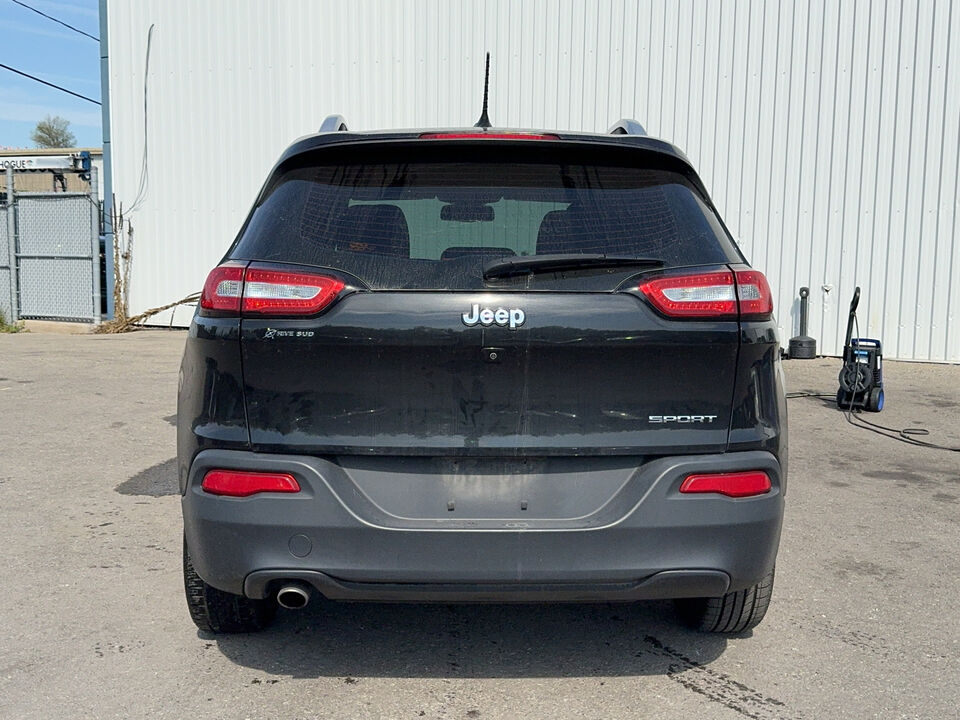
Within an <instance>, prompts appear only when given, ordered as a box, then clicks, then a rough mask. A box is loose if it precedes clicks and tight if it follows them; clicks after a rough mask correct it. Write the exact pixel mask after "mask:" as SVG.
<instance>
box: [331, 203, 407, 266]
mask: <svg viewBox="0 0 960 720" xmlns="http://www.w3.org/2000/svg"><path fill="white" fill-rule="evenodd" d="M337 225H338V230H339V232H338V235H339V237H338V238H337V249H338V250H346V251H349V252H358V253H370V254H371V255H389V256H391V257H410V229H409V227H408V226H407V219H406V217H405V216H404V214H403V210H401V209H400V208H398V207H396V206H395V205H352V206H351V207H349V208H347V209H346V211H345V212H344V213H343V214H342V215H341V217H340V219H339V222H338V223H337Z"/></svg>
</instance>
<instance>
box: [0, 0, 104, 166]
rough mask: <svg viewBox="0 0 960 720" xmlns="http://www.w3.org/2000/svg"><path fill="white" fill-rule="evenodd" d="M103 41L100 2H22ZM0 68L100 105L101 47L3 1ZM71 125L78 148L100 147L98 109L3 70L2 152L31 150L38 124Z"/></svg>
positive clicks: (0, 8) (0, 87) (0, 93)
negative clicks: (55, 120) (54, 120)
mask: <svg viewBox="0 0 960 720" xmlns="http://www.w3.org/2000/svg"><path fill="white" fill-rule="evenodd" d="M22 2H24V3H26V4H27V5H30V6H32V7H35V8H36V9H37V10H40V11H42V12H45V13H46V14H47V15H52V16H53V17H55V18H57V19H59V20H62V21H63V22H65V23H67V24H69V25H73V26H74V27H75V28H78V29H80V30H83V31H84V32H87V33H89V34H91V35H93V36H94V37H99V36H100V21H99V19H98V17H99V11H98V6H99V3H98V2H97V0H22ZM0 63H3V64H4V65H9V66H11V67H14V68H17V69H18V70H22V71H23V72H26V73H30V74H31V75H35V76H37V77H40V78H43V79H44V80H46V81H48V82H52V83H54V84H56V85H60V86H62V87H65V88H67V89H69V90H73V91H74V92H76V93H79V94H81V95H86V96H87V97H89V98H92V99H94V100H100V45H99V43H97V42H95V41H93V40H91V39H90V38H88V37H85V36H84V35H80V34H79V33H76V32H74V31H72V30H70V29H68V28H65V27H63V26H62V25H58V24H57V23H55V22H53V21H52V20H48V19H47V18H45V17H41V16H40V15H37V14H36V13H34V12H32V11H30V10H28V9H27V8H25V7H22V6H20V5H17V4H16V3H14V2H13V1H12V0H0ZM46 115H60V116H61V117H64V118H66V119H67V120H69V121H70V130H71V131H72V132H73V134H74V135H76V137H77V146H78V147H100V145H101V143H102V140H103V136H102V135H101V133H100V106H99V105H94V104H93V103H89V102H87V101H85V100H80V99H79V98H75V97H73V96H71V95H67V94H66V93H63V92H60V91H59V90H55V89H53V88H51V87H47V86H45V85H41V84H40V83H37V82H35V81H33V80H30V79H28V78H25V77H21V76H20V75H16V74H14V73H12V72H10V71H9V70H7V69H5V68H0V149H5V148H21V147H22V148H32V147H34V143H33V141H32V140H31V139H30V134H31V132H33V128H34V127H35V126H36V124H37V121H38V120H42V119H43V118H44V117H45V116H46Z"/></svg>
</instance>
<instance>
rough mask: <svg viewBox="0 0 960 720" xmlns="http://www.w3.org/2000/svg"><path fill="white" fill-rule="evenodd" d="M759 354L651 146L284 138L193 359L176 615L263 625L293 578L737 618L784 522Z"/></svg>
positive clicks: (676, 162) (767, 316) (726, 238)
mask: <svg viewBox="0 0 960 720" xmlns="http://www.w3.org/2000/svg"><path fill="white" fill-rule="evenodd" d="M779 362H780V361H779V346H778V340H777V336H776V326H775V323H774V321H773V319H772V302H771V300H770V292H769V288H768V287H767V285H766V281H765V279H763V276H762V275H761V274H760V273H758V272H756V271H754V270H752V269H750V267H749V266H748V264H747V263H746V261H745V259H744V257H743V256H742V254H741V253H740V251H739V250H738V249H737V246H736V244H735V243H734V241H733V239H732V238H731V236H730V234H729V233H728V231H727V230H726V228H725V227H724V225H723V223H722V221H721V219H720V217H719V214H718V213H717V211H716V209H715V208H714V206H713V204H712V202H711V201H710V199H709V196H708V194H707V192H706V190H705V189H704V187H703V184H702V183H701V181H700V179H699V178H698V177H697V175H696V173H695V172H694V170H693V168H692V167H691V166H690V164H689V162H688V161H687V160H686V158H685V157H684V156H683V155H682V153H680V152H679V151H678V150H677V149H676V148H674V147H673V146H671V145H669V144H668V143H665V142H662V141H659V140H655V139H652V138H649V137H646V136H640V135H587V134H568V133H556V134H549V135H545V134H542V133H539V134H530V133H520V132H517V131H496V130H491V131H476V130H470V131H436V132H431V133H421V132H394V133H352V132H330V133H321V134H318V135H314V136H310V137H307V138H304V139H301V140H299V141H298V142H296V143H295V144H293V145H292V146H291V147H290V148H289V149H288V150H287V151H286V152H285V153H284V154H283V156H282V157H281V159H280V161H279V162H278V163H277V165H276V166H275V167H274V169H273V170H272V172H271V173H270V176H269V178H268V180H267V182H266V184H265V185H264V187H263V189H262V191H261V193H260V195H259V197H258V198H257V200H256V202H255V204H254V207H253V210H252V211H251V213H250V215H249V217H248V218H247V220H246V222H245V224H244V226H243V228H242V229H241V231H240V233H239V235H238V236H237V239H236V241H235V242H234V244H233V245H232V247H231V248H230V250H229V251H228V252H227V254H226V256H225V257H224V260H223V262H222V263H221V264H220V265H219V266H218V267H217V268H216V269H215V270H214V271H213V272H212V273H211V275H210V278H208V281H207V284H206V286H205V289H204V295H203V300H202V302H201V306H200V307H199V308H198V311H197V314H196V316H195V318H194V320H193V323H192V325H191V328H190V333H189V339H188V340H187V344H186V350H185V353H184V358H183V364H182V369H181V375H180V390H179V415H178V417H179V422H178V458H179V459H178V466H179V480H180V491H181V494H182V496H183V515H184V534H185V563H186V564H187V566H189V572H190V573H191V575H190V578H191V579H192V580H188V599H190V597H191V596H190V592H191V587H192V588H193V601H192V602H193V603H194V605H192V606H191V612H193V613H194V619H195V620H197V619H198V615H197V613H200V622H198V624H201V626H203V624H202V623H203V622H206V627H207V628H208V629H213V630H218V629H222V630H230V629H256V627H250V625H251V623H250V622H245V621H244V620H243V618H242V617H240V616H239V615H238V616H237V617H238V618H240V620H239V621H238V623H239V624H237V623H233V624H231V622H228V621H227V620H230V619H231V618H232V619H237V618H233V616H230V618H227V620H224V619H223V618H219V619H216V618H215V619H214V621H210V618H207V617H206V616H205V615H204V614H203V613H205V612H208V610H206V609H204V608H208V607H217V606H218V605H219V604H222V602H226V601H232V602H234V604H236V603H237V602H239V603H241V605H242V603H247V604H248V605H249V608H253V609H255V610H256V612H253V611H251V612H252V614H250V615H249V617H254V616H255V617H257V618H259V619H258V620H257V621H256V622H255V623H253V624H254V625H257V626H259V625H258V623H260V622H261V620H262V619H263V618H266V617H267V616H268V615H269V613H268V612H267V611H266V610H264V608H267V607H268V606H270V605H271V604H272V603H274V602H275V601H276V600H277V598H278V596H279V599H280V602H281V604H283V605H286V606H295V605H294V604H293V602H292V600H291V603H289V604H288V603H286V602H284V596H283V593H284V592H285V588H286V589H289V588H295V589H296V590H297V592H300V593H302V594H303V597H304V599H303V603H305V602H306V601H307V599H308V598H309V597H310V595H311V594H312V593H320V594H322V595H323V596H325V597H327V598H330V599H336V600H382V601H411V602H424V601H445V602H449V601H496V602H502V601H548V602H551V601H583V602H586V601H607V600H642V599H653V598H657V599H662V598H673V599H687V601H685V602H686V604H685V605H683V607H685V608H686V611H687V612H686V615H687V616H688V617H693V619H694V622H695V623H699V625H700V626H702V627H703V628H704V629H708V630H711V629H712V630H726V631H731V630H736V631H740V630H743V629H744V628H745V627H747V626H748V625H751V624H755V622H754V620H756V622H759V620H758V619H757V618H756V617H755V616H756V614H757V612H758V611H756V610H749V608H745V606H746V605H747V604H748V603H752V604H753V605H758V604H760V603H761V600H762V601H763V603H765V602H767V601H768V600H769V585H770V584H772V573H773V568H774V564H775V557H776V553H777V547H778V543H779V536H780V528H781V521H782V516H783V508H784V493H785V489H786V434H785V433H786V417H785V412H786V411H785V402H784V396H783V388H782V374H781V369H780V364H779ZM185 567H186V566H185ZM191 582H192V586H191ZM765 583H766V584H765ZM763 588H767V589H766V590H764V589H763ZM751 593H752V594H751ZM764 593H766V598H765V599H764V598H763V597H762V596H763V594H764ZM289 597H290V598H293V596H292V595H291V596H289ZM211 598H212V600H211ZM724 598H726V599H727V600H728V601H729V602H727V601H725V600H724ZM731 598H733V599H732V600H731ZM737 598H739V600H737ZM201 600H202V601H203V602H201ZM221 601H222V602H221ZM711 602H712V603H713V605H712V606H711V605H710V603H711ZM698 603H699V604H698ZM718 603H719V604H718ZM724 603H726V604H724ZM731 603H732V605H734V606H736V605H737V603H739V609H737V607H730V606H731ZM227 604H229V602H227ZM231 607H233V606H231ZM710 607H714V609H716V608H719V610H717V612H719V613H724V612H727V608H730V609H729V613H739V615H738V616H737V618H735V619H733V620H731V619H730V618H727V619H726V620H723V619H721V620H718V621H717V622H715V623H713V625H710V623H709V622H706V621H705V620H704V617H705V616H707V615H710V613H711V612H712V611H711V610H710ZM249 608H248V609H249ZM763 609H765V604H764V608H763ZM194 611H196V612H194ZM211 612H212V611H211ZM751 612H752V613H753V614H752V615H750V613H751ZM714 614H716V613H714ZM759 614H760V617H762V612H759ZM241 615H242V613H241ZM747 615H750V617H747ZM243 617H247V616H243ZM731 617H732V616H731ZM744 618H745V619H744ZM751 626H752V625H751Z"/></svg>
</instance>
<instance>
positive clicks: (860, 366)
mask: <svg viewBox="0 0 960 720" xmlns="http://www.w3.org/2000/svg"><path fill="white" fill-rule="evenodd" d="M859 304H860V287H859V286H857V289H856V290H854V292H853V300H851V301H850V317H849V318H848V319H847V339H846V342H845V343H844V346H843V367H842V368H840V389H839V390H837V407H838V408H840V409H841V410H853V409H860V410H869V411H870V412H880V411H881V410H883V351H882V348H881V345H880V341H879V340H876V339H874V338H855V337H853V327H854V324H855V323H856V321H857V306H858V305H859Z"/></svg>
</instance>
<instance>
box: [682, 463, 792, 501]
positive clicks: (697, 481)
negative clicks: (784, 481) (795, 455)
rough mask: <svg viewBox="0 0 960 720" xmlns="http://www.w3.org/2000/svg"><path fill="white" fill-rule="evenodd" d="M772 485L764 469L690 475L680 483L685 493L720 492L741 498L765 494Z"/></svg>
mask: <svg viewBox="0 0 960 720" xmlns="http://www.w3.org/2000/svg"><path fill="white" fill-rule="evenodd" d="M772 487H773V484H772V483H771V482H770V476H769V475H767V474H766V473H765V472H763V471H762V470H751V471H749V472H732V473H707V474H702V475H690V476H688V477H687V478H686V479H685V480H684V481H683V483H682V484H681V485H680V492H681V493H684V494H687V493H718V494H720V495H726V496H727V497H733V498H740V497H751V496H753V495H765V494H766V493H768V492H770V488H772Z"/></svg>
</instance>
